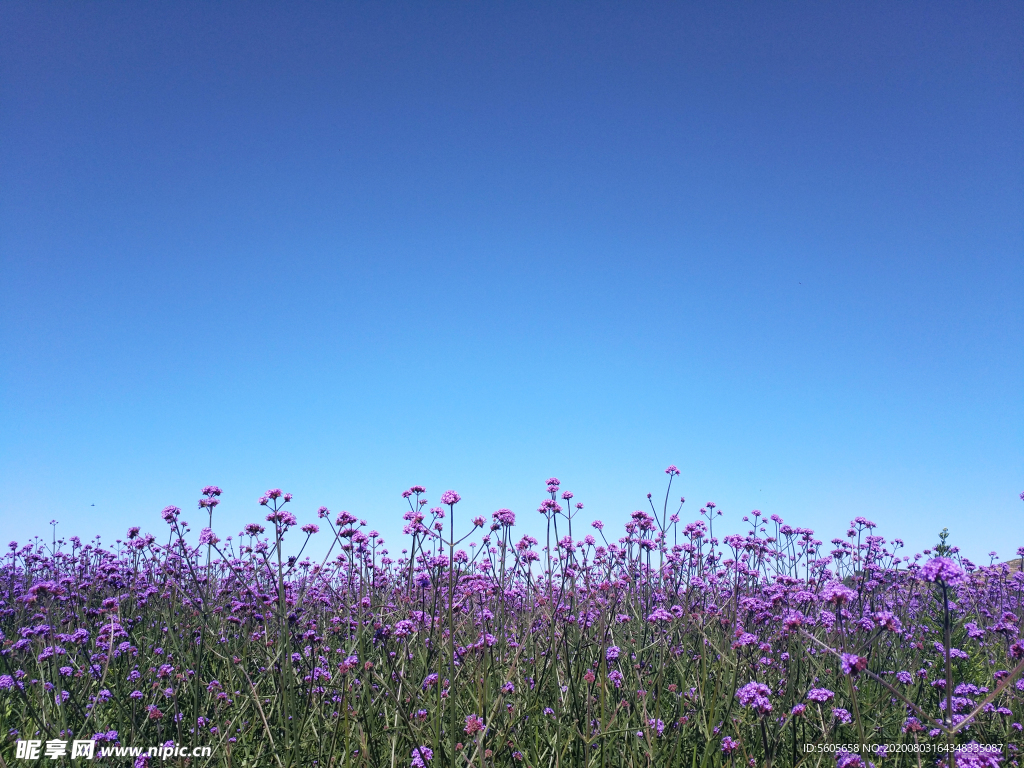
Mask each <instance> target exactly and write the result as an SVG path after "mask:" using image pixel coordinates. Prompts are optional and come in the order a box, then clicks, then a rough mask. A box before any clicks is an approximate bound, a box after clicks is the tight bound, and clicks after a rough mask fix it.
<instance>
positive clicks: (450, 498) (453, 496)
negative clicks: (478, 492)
mask: <svg viewBox="0 0 1024 768" xmlns="http://www.w3.org/2000/svg"><path fill="white" fill-rule="evenodd" d="M460 501H462V497H461V496H459V494H457V493H456V492H455V491H445V492H444V493H442V494H441V503H442V504H447V505H448V506H453V505H455V504H458V503H459V502H460Z"/></svg>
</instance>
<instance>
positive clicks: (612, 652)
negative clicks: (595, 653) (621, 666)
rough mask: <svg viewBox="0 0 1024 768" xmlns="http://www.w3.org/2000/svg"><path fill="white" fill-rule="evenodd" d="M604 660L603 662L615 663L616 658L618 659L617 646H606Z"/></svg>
mask: <svg viewBox="0 0 1024 768" xmlns="http://www.w3.org/2000/svg"><path fill="white" fill-rule="evenodd" d="M604 658H605V661H609V662H610V661H615V660H616V659H617V658H619V646H617V645H610V646H608V650H607V651H605V652H604Z"/></svg>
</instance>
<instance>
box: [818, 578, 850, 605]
mask: <svg viewBox="0 0 1024 768" xmlns="http://www.w3.org/2000/svg"><path fill="white" fill-rule="evenodd" d="M856 597H857V593H856V592H854V591H853V590H852V589H850V588H849V587H848V586H846V585H845V584H843V582H841V581H830V582H829V583H828V584H826V585H825V586H824V587H822V588H821V599H822V600H824V601H825V602H826V603H832V604H834V605H842V604H843V603H849V602H852V601H853V600H854V599H855V598H856Z"/></svg>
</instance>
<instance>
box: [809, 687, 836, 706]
mask: <svg viewBox="0 0 1024 768" xmlns="http://www.w3.org/2000/svg"><path fill="white" fill-rule="evenodd" d="M833 698H835V694H834V693H832V691H830V690H829V689H828V688H811V690H809V691H808V692H807V699H808V701H817V702H818V703H820V704H824V703H825V702H826V701H831V700H832V699H833Z"/></svg>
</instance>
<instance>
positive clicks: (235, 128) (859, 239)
mask: <svg viewBox="0 0 1024 768" xmlns="http://www.w3.org/2000/svg"><path fill="white" fill-rule="evenodd" d="M706 6H707V4H697V3H694V4H689V5H684V4H678V3H673V4H659V3H644V4H610V3H609V4H601V3H587V4H549V3H538V4H527V3H514V4H513V3H487V4H462V3H458V4H456V3H451V4H432V5H429V6H425V5H423V4H399V3H388V4H369V3H358V4H357V3H336V4H326V3H308V4H303V3H288V4H259V3H246V4H236V3H218V4H202V5H195V4H186V3H166V2H165V3H147V4H103V3H88V4H86V3H80V4H58V3H4V4H3V5H2V6H0V284H2V288H3V302H2V306H0V356H2V365H0V484H2V487H3V488H4V489H5V493H4V494H3V497H2V499H0V536H4V537H6V539H5V540H7V539H16V540H18V541H25V540H27V539H28V538H29V537H31V536H33V535H37V534H38V535H40V536H44V537H46V538H49V536H50V528H49V526H48V524H47V522H48V521H49V520H50V519H51V518H55V519H57V520H58V521H59V523H60V524H59V526H58V529H57V530H58V533H59V534H61V535H64V536H69V535H78V536H80V537H82V538H89V537H91V536H93V535H95V534H101V535H102V536H103V537H104V539H106V540H111V539H113V538H114V537H115V536H121V535H123V534H124V531H125V530H126V529H127V527H128V526H129V525H133V524H134V525H141V526H142V527H143V529H144V530H151V531H153V532H156V533H161V534H162V532H163V531H162V529H163V528H164V524H163V522H162V521H161V520H160V518H159V511H160V510H161V509H162V508H163V507H164V506H166V505H168V504H176V505H178V506H180V507H182V508H183V509H186V510H188V509H194V505H195V501H196V499H197V498H198V495H199V490H200V488H201V487H202V486H204V485H206V484H209V483H216V484H218V485H220V486H222V487H223V488H224V492H225V493H224V496H223V497H222V502H223V503H222V506H221V507H219V508H218V510H217V515H218V516H217V518H215V521H214V529H215V530H216V531H217V532H218V533H219V534H221V535H222V536H224V535H227V534H231V533H236V532H237V531H238V530H240V528H241V526H242V525H243V524H244V523H246V522H249V521H251V520H259V519H262V515H260V509H259V508H258V506H257V504H256V499H257V497H258V496H259V495H260V494H261V493H262V492H263V491H264V490H265V489H267V488H272V487H281V488H283V489H285V490H286V491H289V492H291V493H293V494H294V495H295V501H294V502H293V507H294V511H295V512H296V514H297V515H298V517H299V520H300V522H310V521H312V520H313V518H314V516H315V510H316V508H317V507H318V506H320V505H321V504H324V505H327V506H328V507H330V508H331V509H332V510H335V511H338V510H341V509H347V510H350V511H352V512H353V513H354V514H357V515H359V516H360V517H364V518H366V519H368V520H369V521H370V522H371V525H373V526H374V527H375V528H376V529H378V530H379V531H381V533H382V534H384V536H385V538H386V539H388V543H389V545H390V546H391V549H392V550H393V551H397V550H398V549H399V548H400V546H399V543H398V540H399V538H400V536H399V528H400V524H401V520H400V513H401V511H402V499H401V498H400V496H399V494H400V493H401V491H402V490H403V489H405V488H407V487H408V486H410V485H412V484H422V485H425V486H426V487H427V489H428V494H427V497H428V498H429V499H431V501H432V502H436V501H437V500H438V499H439V498H440V494H441V492H442V491H444V490H445V489H447V488H454V489H456V490H458V491H459V492H460V493H461V495H462V497H463V502H462V503H461V504H460V507H459V508H458V511H459V512H460V513H464V519H466V520H468V518H469V517H471V516H473V515H475V514H489V513H490V512H491V511H493V510H494V509H497V508H499V507H510V508H512V509H513V510H514V511H515V512H516V513H517V515H518V517H519V520H520V526H519V527H520V528H522V529H523V530H524V532H526V531H531V530H532V529H533V528H536V527H538V526H539V522H540V520H539V517H540V516H539V515H537V514H536V512H534V510H535V509H536V507H537V505H538V503H539V502H540V501H541V499H542V498H543V497H544V493H543V492H544V481H545V480H546V479H547V478H548V477H550V476H553V475H554V476H557V477H559V478H560V479H561V480H562V486H563V488H565V489H568V490H571V491H573V492H574V493H575V494H576V499H577V500H579V501H582V502H583V503H584V504H585V509H584V510H583V512H582V513H581V516H582V519H583V520H584V521H585V522H589V521H590V520H592V519H595V518H600V519H602V520H604V522H605V523H606V524H607V525H609V526H611V527H612V528H613V529H614V530H617V531H618V530H621V524H622V523H623V522H624V521H625V520H626V519H627V518H628V516H629V513H630V512H631V511H632V510H634V509H639V508H643V507H644V505H645V504H646V498H645V495H646V493H647V492H648V491H650V492H653V493H654V495H655V497H656V498H657V497H658V496H659V494H663V493H664V482H665V475H664V474H662V470H663V469H664V467H665V466H667V465H668V464H676V465H678V466H679V468H680V470H681V472H682V475H681V477H680V478H678V479H677V481H676V484H675V485H674V489H678V490H679V492H680V493H681V494H683V495H685V496H686V498H687V503H686V506H685V507H684V517H685V518H686V519H692V518H695V517H696V515H697V511H698V509H699V506H700V504H702V503H703V502H705V501H707V500H714V501H715V502H716V503H717V504H718V505H719V507H720V508H721V509H722V510H724V512H725V517H724V520H725V522H726V527H729V526H734V527H735V530H741V529H742V523H741V522H740V521H739V518H740V517H741V516H742V515H744V514H747V513H748V512H749V511H750V510H751V509H754V508H757V509H761V510H763V511H764V512H765V513H766V514H778V515H780V516H781V517H783V518H784V519H785V520H786V521H787V522H789V523H791V524H793V525H800V526H805V527H811V528H814V529H815V530H816V531H817V532H818V534H819V538H822V539H824V540H825V541H828V540H829V539H831V538H833V537H834V536H841V535H843V533H844V532H845V530H846V528H845V524H846V522H847V521H848V520H850V519H851V518H852V517H854V516H857V515H863V516H865V517H868V518H869V519H871V520H874V521H875V522H877V523H878V524H879V531H878V532H879V533H880V534H881V535H884V536H886V537H888V538H892V537H900V538H902V539H904V540H905V541H906V542H907V544H908V548H909V549H912V550H913V549H920V548H923V547H927V546H929V545H931V544H934V543H935V541H936V533H937V532H938V531H939V530H940V529H941V528H942V527H943V526H947V527H948V528H949V529H950V531H951V534H952V535H951V543H953V544H957V545H959V546H960V547H961V548H962V550H963V551H964V552H965V553H966V554H968V555H969V556H970V557H972V558H974V559H976V560H984V561H985V562H987V560H986V559H985V554H986V553H987V552H988V551H989V550H996V551H998V552H999V554H1000V555H1002V556H1003V557H1004V558H1005V557H1009V556H1012V554H1013V552H1014V550H1015V549H1016V547H1017V546H1019V545H1024V504H1022V502H1021V500H1020V499H1019V498H1018V494H1019V493H1020V492H1021V491H1024V255H1022V254H1024V142H1022V136H1024V49H1022V47H1021V45H1020V41H1021V39H1022V36H1024V5H1021V4H1020V3H975V4H966V3H941V2H938V3H937V2H929V3H917V4H914V3H905V4H903V3H901V4H892V3H858V4H822V3H800V2H797V3H787V4H763V3H749V4H744V3H737V4H728V5H720V6H715V7H706ZM673 496H675V493H673ZM93 505H95V506H93ZM190 514H191V516H190V515H189V514H186V519H189V520H191V521H192V522H193V523H199V522H200V519H199V515H198V514H197V513H196V512H193V513H190ZM730 521H731V522H730ZM193 528H194V529H195V530H198V526H197V525H194V526H193Z"/></svg>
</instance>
